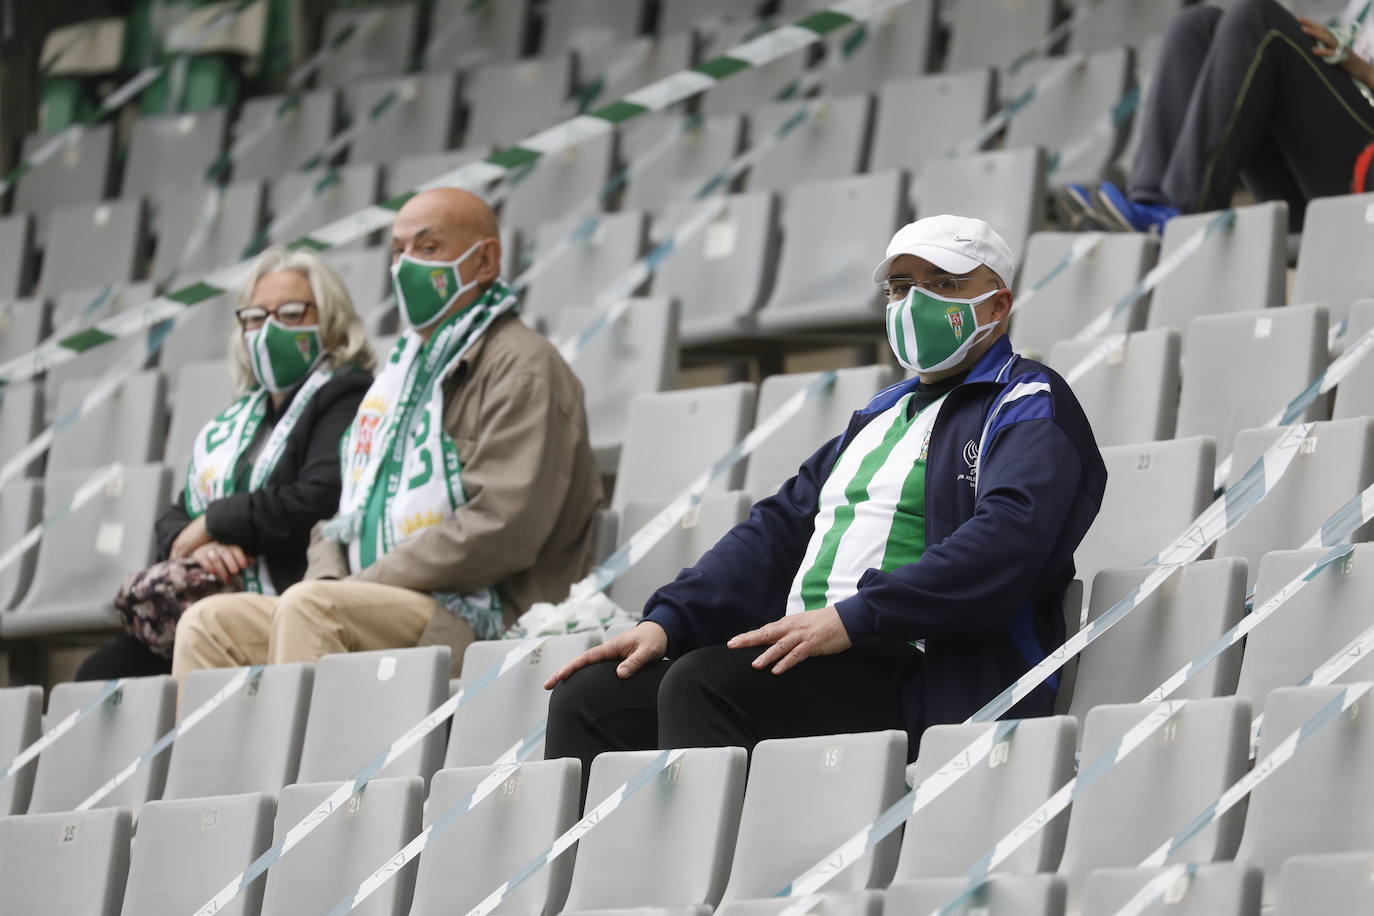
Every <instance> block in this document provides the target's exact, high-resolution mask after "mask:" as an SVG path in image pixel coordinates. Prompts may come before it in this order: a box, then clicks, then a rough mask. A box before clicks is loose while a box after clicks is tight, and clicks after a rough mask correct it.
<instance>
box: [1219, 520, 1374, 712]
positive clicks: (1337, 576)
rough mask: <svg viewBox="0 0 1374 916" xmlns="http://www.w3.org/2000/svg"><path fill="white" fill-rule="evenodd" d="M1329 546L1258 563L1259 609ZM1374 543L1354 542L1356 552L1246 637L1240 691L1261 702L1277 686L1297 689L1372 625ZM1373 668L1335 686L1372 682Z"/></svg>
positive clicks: (1362, 665) (1366, 664) (1364, 667)
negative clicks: (1305, 679) (1356, 682)
mask: <svg viewBox="0 0 1374 916" xmlns="http://www.w3.org/2000/svg"><path fill="white" fill-rule="evenodd" d="M1327 551H1328V548H1325V547H1321V548H1312V549H1309V550H1276V551H1274V552H1273V553H1268V554H1265V555H1264V558H1263V559H1262V560H1260V568H1259V576H1258V578H1257V579H1256V583H1255V606H1256V607H1259V606H1260V605H1262V604H1264V602H1266V601H1268V600H1269V599H1270V598H1271V597H1272V596H1273V595H1274V593H1275V592H1277V591H1278V590H1279V589H1280V588H1282V587H1283V586H1284V585H1287V584H1288V582H1289V581H1291V580H1292V579H1293V577H1294V576H1297V575H1298V574H1300V573H1301V572H1302V571H1303V570H1305V569H1307V567H1308V566H1310V565H1312V564H1313V563H1315V562H1316V561H1317V560H1319V559H1321V557H1322V556H1324V555H1325V554H1326V553H1327ZM1371 562H1374V544H1356V545H1355V549H1354V553H1352V554H1351V555H1350V556H1347V557H1345V558H1344V559H1342V560H1337V561H1336V562H1335V563H1334V564H1332V565H1331V566H1328V567H1327V568H1326V569H1325V570H1323V571H1322V573H1321V574H1320V575H1319V576H1317V577H1316V578H1315V579H1313V580H1312V581H1311V582H1309V583H1307V585H1306V587H1305V588H1303V590H1302V591H1300V592H1298V593H1297V594H1295V595H1292V596H1291V597H1289V598H1288V599H1287V600H1286V601H1285V602H1284V604H1283V606H1282V607H1280V608H1279V610H1278V611H1277V612H1275V614H1274V616H1273V617H1271V618H1269V620H1267V621H1266V622H1265V623H1264V624H1263V625H1261V626H1260V627H1258V628H1256V629H1255V631H1254V632H1253V633H1251V634H1250V635H1249V636H1247V637H1246V639H1245V658H1244V659H1243V660H1242V662H1241V666H1240V682H1239V684H1238V685H1237V687H1236V693H1238V694H1239V695H1241V696H1245V697H1250V698H1251V699H1254V700H1255V701H1256V702H1259V700H1258V698H1259V697H1264V696H1268V695H1269V692H1270V691H1271V690H1274V689H1276V688H1279V687H1293V686H1295V685H1297V684H1298V683H1299V682H1301V681H1302V680H1303V679H1304V678H1306V677H1307V676H1308V675H1310V674H1311V673H1312V672H1313V671H1314V670H1315V669H1316V668H1317V666H1318V665H1320V664H1322V663H1323V662H1325V661H1326V660H1327V659H1329V658H1331V656H1333V655H1335V654H1336V653H1337V652H1338V651H1340V650H1341V649H1342V648H1344V646H1345V645H1346V643H1347V642H1348V641H1349V640H1352V639H1354V638H1355V637H1356V636H1359V635H1360V634H1361V633H1363V632H1364V631H1365V630H1366V629H1367V628H1368V627H1369V626H1371V625H1374V572H1371V570H1370V569H1369V564H1370V563H1371ZM1371 676H1374V664H1371V663H1370V661H1369V659H1365V660H1363V661H1361V662H1359V663H1357V664H1355V665H1354V666H1352V667H1351V668H1350V670H1349V671H1347V672H1345V674H1343V675H1341V677H1340V678H1338V679H1337V683H1350V682H1351V681H1359V680H1369V679H1370V678H1371Z"/></svg>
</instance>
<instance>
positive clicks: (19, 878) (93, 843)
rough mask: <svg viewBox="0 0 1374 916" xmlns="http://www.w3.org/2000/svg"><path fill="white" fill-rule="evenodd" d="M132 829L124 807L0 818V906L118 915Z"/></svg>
mask: <svg viewBox="0 0 1374 916" xmlns="http://www.w3.org/2000/svg"><path fill="white" fill-rule="evenodd" d="M132 835H133V818H132V816H131V815H130V813H129V811H128V809H125V808H116V809H112V810H105V811H83V812H81V813H79V814H77V813H66V814H38V815H28V816H25V817H19V816H16V817H3V818H0V887H4V888H5V911H6V912H8V913H15V914H20V913H22V914H24V916H65V914H68V913H81V914H83V916H86V914H88V916H117V914H118V913H119V899H120V896H121V895H122V894H123V893H124V879H125V876H126V875H127V874H128V872H129V838H130V837H131V836H132Z"/></svg>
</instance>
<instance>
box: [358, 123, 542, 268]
mask: <svg viewBox="0 0 1374 916" xmlns="http://www.w3.org/2000/svg"><path fill="white" fill-rule="evenodd" d="M489 155H491V147H489V146H469V147H466V148H464V149H454V150H448V151H446V152H442V153H420V154H419V155H416V156H397V157H395V158H394V159H391V160H388V161H387V162H386V190H385V192H384V194H385V196H386V197H394V196H395V195H397V194H404V193H405V192H406V191H408V190H410V189H411V188H418V187H419V186H420V185H422V184H425V183H427V182H428V181H430V180H431V179H432V178H434V176H436V175H447V174H448V173H449V172H452V171H453V170H454V169H457V168H460V167H462V166H465V165H469V164H471V163H473V162H477V161H478V160H480V159H485V158H486V157H487V156H489ZM501 247H502V248H509V247H510V246H509V245H507V244H506V242H505V241H504V235H503V241H502V243H501ZM514 275H515V274H514V271H511V272H510V273H508V274H507V276H514Z"/></svg>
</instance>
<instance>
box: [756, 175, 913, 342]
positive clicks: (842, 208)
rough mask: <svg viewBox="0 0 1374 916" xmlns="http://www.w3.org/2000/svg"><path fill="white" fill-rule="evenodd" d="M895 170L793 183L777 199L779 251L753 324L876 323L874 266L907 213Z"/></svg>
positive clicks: (879, 306) (777, 328) (776, 327)
mask: <svg viewBox="0 0 1374 916" xmlns="http://www.w3.org/2000/svg"><path fill="white" fill-rule="evenodd" d="M904 186H905V181H904V179H903V176H902V173H900V172H877V173H874V174H871V175H855V176H853V177H851V178H841V179H838V180H836V181H820V182H816V183H814V184H807V185H801V186H799V187H796V188H793V189H792V190H791V191H789V192H788V193H787V194H786V195H784V197H783V207H782V237H783V244H782V256H781V257H780V258H779V259H778V264H777V282H776V283H775V284H774V286H773V294H772V296H771V297H770V298H769V299H768V304H767V305H766V306H765V307H764V309H763V311H762V312H760V313H759V316H758V317H759V324H760V326H761V327H762V328H764V330H766V331H770V332H781V331H795V330H808V329H817V328H823V327H830V326H835V325H841V324H863V325H865V326H867V327H870V328H871V329H872V330H873V331H874V332H875V333H876V332H877V331H878V330H879V329H880V328H881V327H882V316H883V312H884V305H883V302H882V296H881V295H880V294H879V292H878V288H877V287H876V286H874V285H873V265H874V264H876V263H877V262H878V261H879V260H881V257H880V256H879V253H880V252H882V250H883V249H884V248H885V247H887V243H888V240H889V239H890V238H891V237H892V233H893V232H894V231H895V230H896V229H897V227H898V226H899V225H900V224H901V223H902V220H903V217H904V216H905V215H906V209H907V208H906V201H905V198H904V195H903V193H902V192H903V188H904Z"/></svg>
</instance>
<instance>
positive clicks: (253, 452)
mask: <svg viewBox="0 0 1374 916" xmlns="http://www.w3.org/2000/svg"><path fill="white" fill-rule="evenodd" d="M234 300H235V306H236V308H235V318H236V319H237V327H236V328H235V330H234V332H233V335H232V336H231V338H230V341H229V361H230V364H231V370H232V372H233V377H234V385H235V389H236V391H237V397H236V398H235V399H234V401H233V402H232V403H230V404H229V405H228V406H227V407H225V408H224V409H223V410H222V411H220V412H219V413H218V414H217V415H216V416H215V418H214V419H212V420H211V421H210V422H209V423H207V424H205V426H204V427H203V428H202V429H201V431H200V432H199V433H197V434H196V439H195V447H194V451H193V453H192V457H191V462H190V466H189V467H188V468H187V469H186V473H185V477H184V482H183V485H182V487H181V488H180V490H179V491H178V492H177V493H176V495H175V498H174V499H173V501H172V504H171V505H170V506H168V507H167V509H166V511H165V512H163V513H162V516H161V517H160V518H159V519H158V521H157V526H156V535H157V547H158V556H159V561H158V562H157V563H155V564H153V565H152V566H151V567H149V568H148V569H145V570H142V571H139V572H136V573H133V574H132V575H130V576H129V577H128V579H127V580H126V581H125V583H124V586H123V587H122V588H121V589H120V592H119V594H118V595H117V596H116V598H115V606H116V608H117V609H118V610H119V612H120V616H121V618H122V620H123V622H124V626H125V629H126V630H128V632H127V633H126V634H125V635H122V636H119V637H117V638H115V639H114V640H112V641H111V642H109V643H107V644H106V645H104V646H102V647H101V648H100V649H98V650H96V651H95V652H94V653H93V654H92V655H91V656H90V657H89V658H87V659H86V660H85V661H84V662H83V663H82V665H81V667H80V668H79V669H78V671H77V679H78V680H101V679H106V678H113V677H134V676H141V675H150V674H166V673H169V672H170V671H171V670H172V662H171V658H172V644H173V639H174V636H175V632H176V623H177V619H178V618H179V617H180V615H181V611H182V610H183V609H185V608H186V607H188V606H189V605H190V604H191V603H193V602H194V601H197V600H199V599H200V598H203V597H206V596H208V595H212V594H216V593H218V592H220V591H252V592H258V593H260V594H269V595H271V594H277V593H279V592H281V591H283V590H285V589H286V588H287V587H288V586H290V585H292V584H294V583H296V582H297V581H299V580H300V578H301V576H302V575H304V573H305V566H306V559H305V551H306V546H307V545H308V544H309V541H310V529H311V528H312V527H313V526H314V524H315V523H316V522H317V521H319V520H320V519H322V518H326V517H328V516H330V515H332V514H333V513H334V511H335V510H336V509H337V508H338V502H339V487H340V483H339V438H340V436H341V435H342V434H343V431H344V430H345V429H346V428H347V427H348V425H349V423H350V422H351V421H352V420H353V416H354V414H355V413H356V412H357V409H358V405H359V403H360V402H361V401H362V398H363V395H364V394H365V393H366V392H367V389H368V386H369V385H370V384H371V382H372V367H373V364H374V359H373V356H372V349H371V347H370V345H369V344H368V341H367V335H366V332H365V330H364V328H363V323H362V321H361V320H360V319H359V317H358V314H357V312H356V311H354V308H353V301H352V300H351V299H350V298H349V295H348V291H347V290H346V289H345V288H344V285H343V282H342V281H341V280H340V279H339V276H338V274H336V273H335V272H334V271H333V269H331V268H330V267H329V266H328V265H327V264H325V263H324V262H323V261H321V260H320V259H319V257H318V256H316V255H315V254H313V253H310V252H306V251H287V250H286V249H284V248H271V249H268V250H267V251H264V252H263V253H262V254H261V255H260V256H259V257H258V259H257V260H256V261H255V262H254V264H253V267H252V270H251V271H250V272H249V274H248V277H247V278H246V279H245V281H244V282H243V284H242V285H241V286H240V287H239V289H238V290H237V291H236V292H235V293H234Z"/></svg>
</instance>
